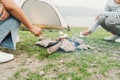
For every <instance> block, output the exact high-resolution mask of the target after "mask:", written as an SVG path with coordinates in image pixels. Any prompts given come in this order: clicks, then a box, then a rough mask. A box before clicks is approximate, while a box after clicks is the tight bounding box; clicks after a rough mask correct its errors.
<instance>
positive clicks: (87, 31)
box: [82, 30, 91, 36]
mask: <svg viewBox="0 0 120 80" xmlns="http://www.w3.org/2000/svg"><path fill="white" fill-rule="evenodd" d="M89 34H91V31H90V30H85V31H83V32H82V35H85V36H88V35H89Z"/></svg>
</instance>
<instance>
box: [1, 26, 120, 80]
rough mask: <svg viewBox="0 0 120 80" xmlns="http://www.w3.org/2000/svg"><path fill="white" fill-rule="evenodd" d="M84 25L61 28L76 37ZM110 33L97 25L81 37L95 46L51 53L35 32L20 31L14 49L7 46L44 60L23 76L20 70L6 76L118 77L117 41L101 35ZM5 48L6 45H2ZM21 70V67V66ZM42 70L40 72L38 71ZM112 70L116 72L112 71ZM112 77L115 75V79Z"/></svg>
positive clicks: (47, 79)
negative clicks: (91, 32)
mask: <svg viewBox="0 0 120 80" xmlns="http://www.w3.org/2000/svg"><path fill="white" fill-rule="evenodd" d="M83 29H85V28H72V29H71V31H64V33H67V34H68V35H69V37H78V36H79V32H80V31H82V30H83ZM109 35H110V33H108V32H106V31H104V30H103V29H98V30H97V31H96V32H95V33H93V34H91V35H90V36H88V37H87V38H83V39H84V41H85V43H86V44H89V45H90V46H92V47H94V49H90V50H86V51H77V50H76V51H74V52H70V53H64V52H59V51H58V52H55V53H54V54H52V55H48V54H47V53H46V49H44V48H41V47H38V46H36V45H35V42H36V41H38V38H36V37H35V36H34V35H32V34H31V33H30V32H28V31H20V39H21V40H20V42H19V43H18V44H17V50H16V51H14V52H13V51H12V50H7V52H12V53H14V54H15V55H16V56H19V55H20V54H21V53H23V52H24V53H27V54H28V55H29V57H30V58H31V56H32V57H35V58H36V59H39V61H41V62H42V61H45V63H44V66H39V64H38V66H37V67H36V71H35V72H32V71H29V70H25V71H29V72H28V73H27V74H26V76H22V75H21V74H22V73H23V72H22V71H21V70H18V71H16V73H15V74H14V75H13V76H12V77H11V78H9V79H11V80H117V79H118V80H119V79H120V72H119V70H120V59H119V57H120V43H115V42H107V41H104V40H103V38H104V37H106V36H109ZM42 36H43V37H50V38H55V37H57V36H59V35H58V31H52V32H51V31H47V30H45V31H44V32H43V35H42ZM2 50H3V51H6V49H2ZM23 70H24V69H23ZM40 70H42V71H43V72H44V74H43V75H40V74H39V71H40ZM112 71H114V73H115V75H113V74H112ZM114 78H115V79H114Z"/></svg>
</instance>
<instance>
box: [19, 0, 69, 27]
mask: <svg viewBox="0 0 120 80" xmlns="http://www.w3.org/2000/svg"><path fill="white" fill-rule="evenodd" d="M21 8H22V9H23V11H24V13H25V15H26V16H27V17H28V19H29V20H30V21H31V22H32V23H33V24H46V25H54V26H62V27H67V24H66V23H65V21H64V19H63V17H62V16H61V15H60V14H59V12H58V11H57V9H56V7H55V6H54V5H53V4H52V3H50V2H48V1H42V0H26V1H24V3H23V5H22V7H21Z"/></svg>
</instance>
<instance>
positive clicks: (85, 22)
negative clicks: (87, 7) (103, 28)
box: [63, 16, 95, 27]
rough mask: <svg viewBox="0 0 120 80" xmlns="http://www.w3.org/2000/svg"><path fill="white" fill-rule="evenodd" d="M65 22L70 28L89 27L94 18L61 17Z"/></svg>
mask: <svg viewBox="0 0 120 80" xmlns="http://www.w3.org/2000/svg"><path fill="white" fill-rule="evenodd" d="M63 18H64V20H65V22H66V23H67V25H69V26H70V27H89V26H90V25H91V24H92V23H93V22H94V19H95V16H89V17H88V16H87V17H85V16H83V17H82V16H63Z"/></svg>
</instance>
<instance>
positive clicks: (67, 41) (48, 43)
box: [35, 34, 91, 54]
mask: <svg viewBox="0 0 120 80" xmlns="http://www.w3.org/2000/svg"><path fill="white" fill-rule="evenodd" d="M35 44H36V45H38V46H40V47H44V48H46V49H47V53H48V54H52V53H54V52H56V51H58V50H62V51H64V52H66V53H68V52H72V51H74V50H87V49H90V48H91V47H90V46H89V45H86V44H85V43H84V41H83V39H80V38H69V37H68V36H67V34H64V35H63V36H59V37H57V38H55V39H52V38H43V37H40V38H39V41H37V42H36V43H35Z"/></svg>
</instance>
